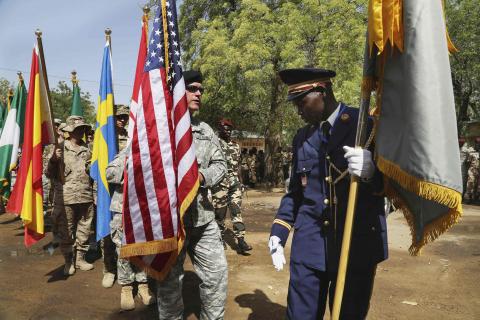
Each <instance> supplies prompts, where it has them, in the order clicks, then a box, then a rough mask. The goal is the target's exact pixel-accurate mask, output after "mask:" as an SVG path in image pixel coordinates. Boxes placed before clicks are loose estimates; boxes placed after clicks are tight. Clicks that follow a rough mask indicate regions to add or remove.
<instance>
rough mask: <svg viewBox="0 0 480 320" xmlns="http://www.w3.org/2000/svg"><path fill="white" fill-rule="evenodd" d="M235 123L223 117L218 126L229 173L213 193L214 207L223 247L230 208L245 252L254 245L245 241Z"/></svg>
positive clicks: (239, 245)
mask: <svg viewBox="0 0 480 320" xmlns="http://www.w3.org/2000/svg"><path fill="white" fill-rule="evenodd" d="M232 129H233V124H232V122H231V121H229V120H226V119H222V120H220V123H219V126H218V135H219V137H220V139H219V140H220V146H221V147H222V151H223V154H224V155H225V158H226V160H227V174H226V175H225V177H224V178H223V180H222V181H221V182H220V184H219V185H218V186H217V187H216V188H215V189H214V191H213V194H212V199H213V207H214V208H215V220H216V221H217V223H218V226H219V228H220V232H221V234H222V241H223V247H224V248H225V249H226V247H227V246H226V244H225V239H224V235H225V229H226V227H225V218H226V216H227V211H228V210H230V217H231V219H232V224H233V232H234V234H235V239H237V244H238V252H239V253H242V254H244V253H245V252H247V251H250V250H252V247H251V246H249V245H248V244H247V243H246V242H245V224H244V223H243V219H242V213H241V207H242V185H241V183H240V180H239V178H238V172H239V171H240V146H239V145H238V143H236V142H233V141H232V140H231V135H232Z"/></svg>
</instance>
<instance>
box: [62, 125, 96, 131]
mask: <svg viewBox="0 0 480 320" xmlns="http://www.w3.org/2000/svg"><path fill="white" fill-rule="evenodd" d="M80 127H85V128H91V127H90V125H88V124H86V123H79V124H76V125H74V126H66V127H65V128H63V129H62V130H63V131H65V132H73V131H74V130H75V129H77V128H80Z"/></svg>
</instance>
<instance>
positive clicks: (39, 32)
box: [35, 29, 42, 38]
mask: <svg viewBox="0 0 480 320" xmlns="http://www.w3.org/2000/svg"><path fill="white" fill-rule="evenodd" d="M35 34H36V35H37V38H41V37H42V30H40V29H37V30H35Z"/></svg>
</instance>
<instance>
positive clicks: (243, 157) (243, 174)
mask: <svg viewBox="0 0 480 320" xmlns="http://www.w3.org/2000/svg"><path fill="white" fill-rule="evenodd" d="M249 173H250V170H249V168H248V151H247V149H245V148H243V149H242V153H241V154H240V179H241V181H240V182H241V183H242V184H243V185H244V186H247V185H249V184H250V179H249Z"/></svg>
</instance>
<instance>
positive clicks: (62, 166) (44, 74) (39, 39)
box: [35, 29, 65, 184]
mask: <svg viewBox="0 0 480 320" xmlns="http://www.w3.org/2000/svg"><path fill="white" fill-rule="evenodd" d="M35 35H36V36H37V45H38V56H39V58H40V63H41V65H42V77H43V81H44V82H45V90H46V91H47V101H48V108H49V109H50V123H54V122H53V112H52V98H51V96H50V85H49V84H48V77H47V66H46V64H45V56H44V55H43V42H42V31H41V30H40V29H37V30H35ZM53 134H54V136H55V149H58V148H59V145H58V132H57V130H53ZM54 152H55V151H54ZM59 173H60V174H59V178H60V182H61V183H62V184H65V164H64V162H63V158H62V161H61V162H60V165H59Z"/></svg>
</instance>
